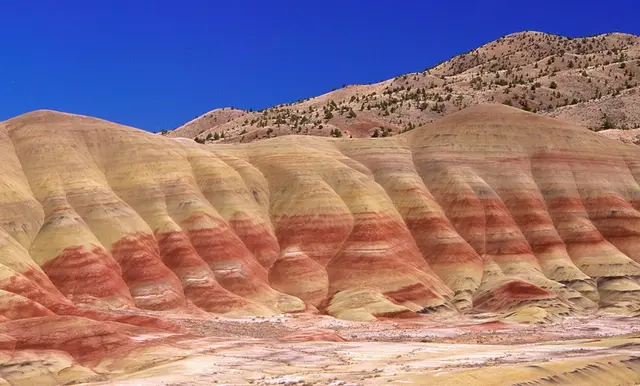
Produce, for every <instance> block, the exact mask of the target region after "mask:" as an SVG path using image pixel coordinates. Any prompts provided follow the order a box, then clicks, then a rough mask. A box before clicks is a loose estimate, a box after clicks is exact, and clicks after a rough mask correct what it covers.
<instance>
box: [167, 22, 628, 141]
mask: <svg viewBox="0 0 640 386" xmlns="http://www.w3.org/2000/svg"><path fill="white" fill-rule="evenodd" d="M639 82H640V38H639V37H637V36H634V35H628V34H620V33H611V34H605V35H599V36H593V37H584V38H568V37H562V36H557V35H550V34H545V33H540V32H521V33H515V34H511V35H508V36H505V37H502V38H500V39H498V40H496V41H493V42H490V43H488V44H485V45H483V46H481V47H479V48H477V49H474V50H472V51H470V52H467V53H465V54H461V55H459V56H456V57H454V58H452V59H450V60H448V61H446V62H443V63H441V64H439V65H437V66H435V67H434V68H430V69H427V70H425V71H422V72H417V73H409V74H406V75H402V76H398V77H396V78H393V79H389V80H386V81H383V82H380V83H376V84H369V85H351V86H346V87H343V88H340V89H338V90H335V91H332V92H329V93H327V94H324V95H320V96H317V97H313V98H310V99H307V100H303V101H298V102H296V103H290V104H283V105H278V106H273V107H270V108H268V109H266V110H263V111H259V112H252V113H247V114H243V115H242V116H239V117H237V118H235V119H231V120H229V121H228V122H220V123H211V122H209V121H206V120H204V119H202V120H201V119H196V122H199V121H202V123H198V127H199V129H198V131H200V130H202V129H204V130H203V131H201V132H200V133H199V134H198V135H197V137H198V138H199V139H202V140H205V139H206V138H207V137H208V138H209V139H208V141H212V140H213V137H214V135H215V133H218V136H221V134H222V133H224V139H222V140H223V141H224V142H251V141H254V140H256V139H264V138H270V137H276V136H281V135H287V134H307V135H316V136H345V137H353V138H360V137H371V136H372V135H375V134H374V133H376V132H377V135H380V136H383V135H384V136H387V135H395V134H398V133H399V132H402V131H407V130H411V129H413V128H415V127H418V126H420V125H423V124H425V123H427V122H431V121H434V120H437V119H439V118H440V117H442V116H446V115H448V114H452V113H455V112H456V111H459V110H462V109H464V108H466V107H469V106H473V105H476V104H481V103H503V104H506V105H510V106H514V107H517V108H520V109H523V110H526V111H531V112H535V113H538V114H541V115H547V116H552V117H558V118H561V119H564V120H567V121H570V122H574V123H576V124H579V125H581V126H585V127H588V128H591V129H592V130H595V131H597V130H600V129H609V128H617V129H633V128H637V127H640V116H639V113H638V109H637V105H638V104H637V102H638V91H639V90H640V88H639V87H638V84H639ZM190 124H191V125H193V124H194V122H193V121H192V122H191V123H190ZM376 129H377V130H376ZM183 130H184V129H183V128H178V129H176V133H174V134H171V135H172V136H186V137H188V138H195V137H194V136H193V135H192V133H188V135H187V133H183Z"/></svg>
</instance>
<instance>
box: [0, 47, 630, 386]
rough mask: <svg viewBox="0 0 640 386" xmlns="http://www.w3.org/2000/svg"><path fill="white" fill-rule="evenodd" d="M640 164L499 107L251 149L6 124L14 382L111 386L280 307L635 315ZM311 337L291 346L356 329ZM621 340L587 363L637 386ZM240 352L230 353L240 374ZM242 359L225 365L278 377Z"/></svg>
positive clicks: (418, 313)
mask: <svg viewBox="0 0 640 386" xmlns="http://www.w3.org/2000/svg"><path fill="white" fill-rule="evenodd" d="M534 36H538V35H534ZM609 38H611V37H605V38H604V39H605V41H606V39H609ZM614 38H616V39H626V38H623V37H620V36H614ZM597 39H601V38H597ZM556 61H561V59H558V58H557V59H556ZM461 66H462V64H461ZM463 67H464V66H463ZM443 71H448V70H445V68H443V67H438V68H436V69H434V70H432V72H435V73H440V72H443ZM427 78H428V77H427ZM536 92H538V91H536ZM365 110H366V108H365ZM232 122H233V121H232ZM230 132H231V131H230ZM639 160H640V148H638V147H637V146H632V145H626V144H623V143H620V142H618V141H615V140H611V139H608V138H605V137H603V136H601V135H599V134H597V133H594V132H592V131H590V130H588V129H587V128H584V127H582V126H578V125H575V124H572V123H568V122H565V121H562V120H557V119H553V118H549V117H544V116H540V115H537V114H533V113H530V112H526V111H523V110H521V109H518V108H515V107H509V106H504V105H502V104H482V105H476V106H473V107H469V108H467V109H464V110H462V111H459V112H456V113H453V114H450V115H448V116H446V117H444V118H442V119H440V120H438V121H436V122H433V123H429V124H426V125H424V126H421V127H418V128H416V129H415V130H411V131H409V132H406V133H404V134H401V135H394V136H392V137H388V138H363V139H355V138H354V139H348V138H340V139H336V138H327V137H319V136H283V137H278V138H274V139H269V140H264V141H257V142H252V143H248V144H214V145H201V144H198V143H196V142H194V141H192V140H188V139H172V138H167V137H164V136H159V135H153V134H150V133H147V132H144V131H141V130H137V129H134V128H130V127H125V126H120V125H117V124H114V123H110V122H107V121H103V120H99V119H94V118H89V117H84V116H78V115H71V114H64V113H58V112H52V111H37V112H33V113H28V114H25V115H22V116H19V117H17V118H14V119H10V120H8V121H5V122H2V123H0V171H1V174H2V178H1V179H0V208H1V210H0V251H1V253H0V358H2V363H4V364H3V365H2V366H0V377H1V378H2V379H4V380H5V381H6V382H8V384H14V385H15V384H61V383H66V382H72V381H87V380H108V379H110V377H113V376H116V375H118V374H120V375H122V374H127V373H128V372H132V371H142V370H141V369H147V368H149V366H152V365H154V366H155V365H158V364H159V363H167V361H176V360H178V359H180V360H182V359H184V358H185V357H187V356H189V355H191V354H193V353H201V354H203V353H211V352H212V350H214V348H215V347H217V348H216V349H215V350H216V352H218V353H220V352H222V351H220V350H232V349H238V347H240V346H238V344H239V343H237V342H236V343H234V342H231V341H230V342H231V343H228V345H226V343H223V342H222V341H220V340H215V341H211V340H208V341H207V340H203V339H204V338H198V339H196V338H194V336H193V334H194V333H195V332H194V331H200V332H202V331H205V330H206V328H210V329H209V330H206V331H209V332H207V333H206V334H205V335H208V336H209V337H210V335H215V336H221V334H222V335H224V334H231V333H232V332H233V331H235V332H233V333H234V334H240V332H238V331H236V330H233V331H231V330H229V328H230V327H228V325H226V326H227V327H225V328H226V329H225V328H222V327H220V326H219V325H218V324H215V328H214V327H211V326H212V323H216V322H215V320H218V319H217V318H218V317H222V318H227V317H243V316H249V317H279V316H278V315H283V314H285V315H293V316H295V317H296V318H301V319H299V320H306V319H304V318H306V317H312V318H316V319H317V320H320V321H322V323H323V324H322V325H323V326H325V327H326V326H335V325H334V324H332V323H337V321H336V320H337V319H340V320H342V321H344V323H349V322H348V321H356V322H362V321H368V322H371V323H378V322H380V323H382V322H384V321H388V320H406V321H413V322H412V323H419V321H420V320H423V319H421V318H425V319H424V320H428V321H433V320H438V318H443V317H444V318H447V320H463V319H464V318H467V317H468V316H469V315H478V314H491V315H497V316H496V318H497V319H495V320H496V322H495V323H497V324H492V326H503V325H504V323H505V321H522V322H533V323H545V322H550V321H554V320H555V321H557V320H559V319H561V318H564V317H567V316H571V317H579V316H580V315H583V316H584V315H594V317H595V315H603V314H616V315H630V316H635V315H638V313H640V285H639V284H638V281H637V280H638V277H640V185H639V181H640V161H639ZM326 316H331V317H335V318H337V319H331V318H329V319H327V317H326ZM188 318H193V320H192V321H189V320H188ZM316 319H314V320H316ZM185 320H186V321H185ZM334 321H336V322H334ZM256 323H257V322H256ZM449 323H451V322H449ZM207 326H209V327H207ZM337 326H345V324H339V325H337ZM359 326H360V325H359ZM387 326H389V325H387ZM259 327H260V326H256V325H255V323H254V326H253V327H251V328H259ZM243 328H245V327H243ZM247 328H248V327H247ZM359 328H361V327H359ZM496 328H497V327H496ZM283 329H284V327H278V328H277V329H274V330H273V331H275V332H273V331H272V333H271V335H261V336H260V339H263V340H259V341H256V340H255V339H257V338H256V337H254V338H251V339H254V340H252V341H251V342H254V343H255V344H258V346H255V349H252V350H255V351H251V350H250V353H245V354H243V355H249V357H247V358H253V357H252V355H255V356H256V357H255V358H257V356H258V355H262V354H260V353H263V354H264V355H265V357H264V358H267V357H269V358H271V359H269V360H276V359H275V358H284V357H283V356H282V355H284V354H282V352H281V354H273V355H275V356H273V355H272V354H268V355H267V353H266V351H265V350H268V347H272V348H273V347H276V346H269V345H268V344H266V343H264V342H265V341H264V339H267V338H269V337H271V338H274V337H276V336H278V337H282V338H281V339H285V338H284V337H283V336H284V335H282V334H283V332H282V331H284V330H283ZM387 329H389V328H388V327H387ZM461 329H463V328H462V327H456V328H455V329H453V330H452V331H460V330H461ZM212 331H213V332H212ZM278 331H279V332H278ZM276 332H277V334H280V335H277V334H276ZM291 333H292V334H293V331H292V332H291ZM387 333H389V332H387ZM422 333H424V332H422ZM274 334H275V335H274ZM296 334H297V335H296ZM296 334H293V335H287V338H286V339H288V341H292V340H293V341H302V342H303V341H308V340H324V341H327V340H328V341H333V342H341V341H343V340H344V339H346V338H344V337H341V336H338V335H335V331H329V332H327V331H325V332H322V333H318V332H314V333H309V334H306V333H301V332H300V331H298V332H296ZM225 336H226V335H225ZM234 336H236V338H234V339H236V340H237V339H238V338H237V336H239V335H234ZM243 336H244V335H243ZM278 339H280V338H278ZM251 342H249V343H251ZM256 342H257V343H256ZM273 342H275V341H272V343H273ZM278 342H282V341H281V340H279V341H278ZM615 342H618V343H615ZM615 342H614V341H611V342H609V343H606V347H613V346H615V345H620V344H622V343H621V341H615ZM249 343H247V344H249ZM592 343H593V342H592ZM273 344H276V343H273ZM278 344H280V343H278ZM336 344H338V343H336ZM593 344H595V343H593ZM629 344H631V343H629ZM602 345H605V343H602ZM623 346H624V345H623ZM252 347H253V346H252ZM278 347H279V346H278ZM295 347H298V349H299V350H303V349H302V347H306V346H304V345H303V346H295ZM314 347H319V346H314ZM326 347H329V346H326ZM331 347H336V346H331ZM344 347H350V346H344ZM434 347H435V346H434ZM602 347H604V346H602ZM624 347H626V348H625V349H624V350H627V351H629V350H634V349H635V348H637V347H638V344H637V343H633V344H631V346H624ZM189 350H190V351H189ZM274 350H275V348H274ZM291 350H293V351H288V352H291V353H296V352H297V351H295V350H297V349H291ZM305 350H306V349H305ZM308 350H312V348H309V349H308ZM375 350H376V349H372V351H375ZM585 350H586V349H585ZM607 350H609V348H607ZM621 350H622V349H621ZM534 351H535V350H534ZM627 351H624V352H627ZM311 352H312V351H303V354H300V352H297V354H296V355H297V356H293V357H287V358H289V359H282V360H283V361H289V362H286V363H288V364H287V366H289V367H287V366H285V365H284V364H283V363H284V362H282V363H281V365H282V367H283V368H286V369H287V370H282V371H285V372H294V371H302V370H300V369H301V368H302V367H291V366H290V365H291V363H298V364H299V365H300V366H303V363H307V362H304V361H302V360H301V359H300V357H299V355H303V356H304V357H307V355H311V354H310V353H311ZM620 352H622V351H620ZM620 352H619V353H620ZM188 353H191V354H188ZM619 353H618V354H617V355H618V356H616V357H615V358H610V359H608V360H607V361H604V362H602V366H603V367H602V369H596V370H594V369H593V368H591V367H589V368H587V370H584V371H588V372H590V373H589V374H591V373H593V374H600V373H599V372H601V371H605V372H606V371H612V373H615V374H617V375H616V376H619V377H627V378H625V379H627V380H629V379H631V380H634V381H633V382H640V379H639V377H640V375H639V374H640V369H638V364H637V363H636V362H637V361H636V362H633V361H631V359H629V358H631V357H629V356H621V354H619ZM414 354H415V352H414ZM414 354H411V355H414ZM194 355H195V354H194ZM198 355H200V354H198ZM203 355H204V354H203ZM220 355H221V354H220ZM229 355H231V356H230V357H225V358H226V359H224V360H222V362H220V361H221V359H217V360H216V361H215V362H216V363H217V365H220V364H221V363H227V365H228V366H231V367H233V366H236V365H237V363H239V362H237V359H236V360H232V359H230V358H232V357H237V355H236V354H229ZM238 355H240V354H238ZM292 355H293V354H292ZM314 355H316V354H314ZM317 355H321V354H317ZM336 355H337V354H336ZM381 355H382V354H381ZM394 355H395V354H394ZM425 355H427V354H425ZM549 355H550V356H553V355H554V354H549ZM603 355H604V354H603ZM625 355H626V354H625ZM629 355H630V354H629ZM240 357H242V358H244V357H246V356H242V355H240ZM181 358H182V359H181ZM261 358H262V357H261ZM291 358H293V359H291ZM295 358H298V359H295ZM368 358H369V359H366V360H367V361H369V360H372V359H371V357H368ZM398 358H400V356H398ZM634 358H635V357H634ZM193 360H197V359H193ZM256 360H257V359H256ZM264 360H265V361H266V360H267V359H264ZM318 360H319V359H318ZM363 360H364V359H363ZM540 360H541V359H540ZM572 360H573V362H567V363H570V364H571V365H569V364H567V365H566V366H569V367H570V368H571V370H568V369H569V367H563V368H560V367H557V366H556V365H554V366H556V367H554V366H551V367H545V368H544V369H546V370H543V371H542V373H537V372H536V371H538V370H531V369H528V370H527V371H528V373H527V374H528V375H527V376H526V377H524V375H522V376H519V377H520V378H519V379H524V378H526V379H533V380H535V379H538V378H536V377H539V378H540V377H547V376H551V375H549V374H565V373H566V374H565V375H566V376H567V377H569V378H559V379H560V380H559V381H558V382H560V383H562V382H563V379H564V380H565V381H566V380H567V379H569V380H575V379H576V378H575V377H580V376H581V375H580V374H581V373H580V371H582V370H580V371H578V370H576V371H578V373H575V374H574V373H572V371H573V370H574V369H575V368H578V367H580V366H583V362H579V360H578V359H572ZM290 361H294V362H290ZM296 361H297V362H296ZM310 361H311V362H313V361H314V360H311V359H310ZM629 361H631V362H629ZM311 362H308V363H311ZM172 363H173V362H172ZM180 363H183V362H180ZM190 363H192V362H190ZM202 363H204V362H202ZM202 363H201V365H198V366H205V365H204V364H202ZM207 363H210V362H207ZM264 363H266V362H264ZM318 363H320V362H318ZM344 363H351V362H349V361H347V362H344ZM344 363H343V364H344ZM594 363H595V362H594ZM597 363H600V362H597ZM606 363H608V364H606ZM178 365H179V363H178V362H176V366H178ZM193 366H196V365H195V364H194V365H193ZM208 366H210V365H208ZM238 366H239V365H238ZM243 366H245V365H243ZM246 366H249V367H243V370H242V371H243V372H242V373H238V372H231V373H229V372H228V371H226V370H221V371H222V373H221V374H226V375H224V376H228V377H232V376H240V375H239V374H248V375H247V376H252V374H253V375H255V376H256V377H257V375H256V374H258V373H257V372H256V371H263V372H264V371H268V370H265V367H264V365H262V366H260V365H256V364H255V363H253V365H251V364H250V363H247V364H246ZM251 366H253V367H251ZM255 366H258V367H257V368H256V367H255ZM305 366H306V365H305ZM327 366H330V365H327ZM545 366H546V365H545ZM558 366H559V365H558ZM563 366H564V365H563ZM571 366H573V367H571ZM584 366H587V365H586V364H585V365H584ZM196 367H197V366H196ZM196 367H188V368H187V367H181V369H182V370H180V371H187V373H188V371H195V370H194V369H195V368H196ZM198 368H200V367H198ZM580 368H581V367H580ZM188 369H191V370H188ZM296 369H297V370H296ZM354 369H355V368H354ZM364 369H365V368H364V367H363V368H361V370H362V371H364ZM615 369H618V370H616V371H613V370H615ZM625 369H626V370H625ZM629 369H631V370H629ZM405 370H406V369H405ZM154 371H156V370H153V371H152V370H148V371H147V372H144V374H145V377H151V376H154V374H155V375H157V374H160V373H157V372H154ZM157 371H160V370H157ZM202 371H205V370H202ZM211 371H213V370H211ZM317 371H320V370H317ZM167 374H169V373H165V375H167ZM171 374H175V371H173V370H172V372H171ZM215 374H217V373H215ZM260 374H263V373H260ZM283 374H284V373H283ZM375 374H377V373H376V372H375V371H374V372H370V374H369V375H371V376H373V375H375ZM505 374H506V373H505ZM220 376H222V375H220ZM386 376H388V377H391V376H392V374H391V373H389V374H386V375H385V377H386ZM393 376H395V373H394V374H393ZM563 376H564V375H563ZM211 377H214V375H211ZM470 377H471V376H470ZM522 377H524V378H522ZM527 377H528V378H527ZM572 377H574V378H572ZM208 379H209V381H211V379H213V378H208ZM243 379H244V380H245V381H247V379H248V378H243ZM252 379H253V378H252ZM261 379H262V378H261ZM389 379H390V380H391V379H392V378H389ZM394 379H395V378H394ZM468 379H475V381H474V382H476V383H478V382H480V381H479V380H481V379H483V378H481V377H480V378H478V377H476V376H473V377H471V378H468ZM593 379H595V380H597V379H598V378H593ZM610 379H613V378H610ZM616 379H617V378H616ZM374 381H375V380H372V382H374ZM378 381H380V380H378ZM296 382H297V381H296ZM452 382H453V381H452ZM470 382H471V381H470ZM532 382H533V381H532ZM240 383H242V382H240ZM320 383H322V382H320ZM327 383H329V382H327ZM374 383H375V382H374ZM471 383H473V382H471ZM534 383H535V382H534ZM265 384H266V383H265Z"/></svg>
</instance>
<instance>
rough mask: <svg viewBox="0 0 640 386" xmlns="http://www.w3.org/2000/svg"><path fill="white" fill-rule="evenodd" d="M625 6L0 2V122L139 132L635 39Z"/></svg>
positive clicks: (624, 1) (636, 8) (631, 4)
mask: <svg viewBox="0 0 640 386" xmlns="http://www.w3.org/2000/svg"><path fill="white" fill-rule="evenodd" d="M638 3H640V2H638V0H617V1H611V0H609V1H579V0H572V1H569V0H567V1H563V0H555V1H546V0H536V1H517V0H516V1H514V0H509V1H502V0H498V1H490V0H488V1H464V0H460V1H450V0H438V1H428V0H416V1H401V0H394V1H376V0H370V1H349V0H342V1H334V0H323V1H307V0H291V1H281V0H273V1H269V0H264V1H257V0H256V1H246V0H228V1H213V0H211V1H206V0H198V1H196V0H180V1H166V0H157V1H142V0H137V1H136V0H103V1H99V0H95V1H93V0H49V1H44V0H30V1H18V0H16V1H1V2H0V15H1V16H2V18H1V21H0V54H1V56H0V120H4V119H8V118H10V117H13V116H15V115H18V114H21V113H24V112H28V111H31V110H36V109H45V108H46V109H54V110H61V111H67V112H73V113H78V114H85V115H91V116H96V117H100V118H104V119H108V120H112V121H115V122H119V123H123V124H128V125H131V126H135V127H139V128H142V129H145V130H150V131H158V130H160V129H171V128H174V127H176V126H178V125H180V124H182V123H184V122H186V121H188V120H190V119H192V118H194V117H195V116H197V115H200V114H202V113H204V112H206V111H208V110H211V109H214V108H216V107H224V106H235V107H239V108H243V109H248V108H254V109H259V108H264V107H268V106H270V105H273V104H278V103H284V102H290V101H295V100H297V99H299V98H306V97H310V96H313V95H317V94H320V93H323V92H326V91H329V90H330V89H331V88H333V87H340V86H341V85H342V84H345V83H346V84H352V83H371V82H377V81H380V80H383V79H388V78H391V77H393V76H396V75H400V74H403V73H406V72H411V71H419V70H423V69H424V68H425V67H427V66H431V65H434V64H436V63H438V62H441V61H443V60H446V59H448V58H449V57H451V56H453V55H456V54H458V53H461V52H465V51H468V50H470V49H472V48H475V47H477V46H479V45H481V44H483V43H486V42H488V41H491V40H494V39H496V38H498V37H500V36H502V35H506V34H508V33H511V32H517V31H522V30H538V31H543V32H550V33H556V34H562V35H569V36H582V35H591V34H598V33H604V32H612V31H618V32H627V33H634V34H640V19H639V18H638V15H640V4H638Z"/></svg>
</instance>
